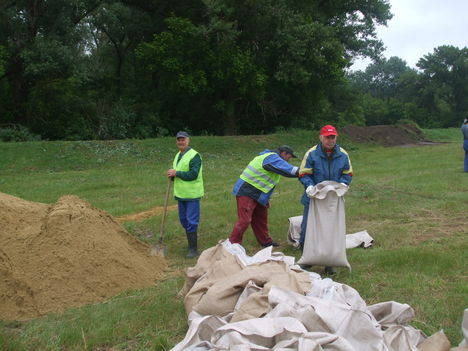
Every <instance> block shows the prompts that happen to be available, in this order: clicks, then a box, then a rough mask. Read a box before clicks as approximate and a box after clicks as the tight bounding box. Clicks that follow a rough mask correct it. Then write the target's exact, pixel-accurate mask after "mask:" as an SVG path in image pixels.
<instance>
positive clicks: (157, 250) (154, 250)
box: [151, 178, 173, 257]
mask: <svg viewBox="0 0 468 351" xmlns="http://www.w3.org/2000/svg"><path fill="white" fill-rule="evenodd" d="M172 182H173V178H168V179H167V188H166V198H165V199H164V211H163V215H162V218H161V228H160V229H159V240H158V243H157V244H156V245H154V246H152V247H151V255H152V256H162V257H164V256H166V251H167V248H166V245H164V244H163V238H164V222H165V221H166V213H167V203H168V201H169V193H170V192H171V184H172Z"/></svg>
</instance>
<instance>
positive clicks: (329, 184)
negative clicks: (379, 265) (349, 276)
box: [298, 181, 351, 269]
mask: <svg viewBox="0 0 468 351" xmlns="http://www.w3.org/2000/svg"><path fill="white" fill-rule="evenodd" d="M347 190H348V188H347V187H346V186H344V185H343V184H340V183H338V182H334V181H325V182H321V183H319V184H317V185H316V186H314V187H313V189H312V191H311V192H309V193H308V194H307V195H308V196H309V198H310V206H309V215H308V221H307V229H306V237H305V241H304V251H303V253H302V257H301V258H300V259H299V261H298V264H307V265H321V266H332V267H348V268H349V269H351V266H350V264H349V262H348V259H347V257H346V218H345V205H344V197H343V196H344V194H345V193H346V191H347Z"/></svg>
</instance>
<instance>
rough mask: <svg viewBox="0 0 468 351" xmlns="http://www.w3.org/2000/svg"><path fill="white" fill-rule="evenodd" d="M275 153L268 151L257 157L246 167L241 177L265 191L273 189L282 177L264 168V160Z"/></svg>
mask: <svg viewBox="0 0 468 351" xmlns="http://www.w3.org/2000/svg"><path fill="white" fill-rule="evenodd" d="M273 154H274V152H268V153H265V154H263V155H260V156H257V157H255V158H254V159H253V160H252V161H250V163H249V164H248V165H247V167H246V168H245V169H244V171H243V172H242V174H241V175H240V178H241V179H242V180H243V181H245V182H247V183H249V184H250V185H252V186H253V187H254V188H256V189H258V190H260V191H262V192H264V193H268V192H269V191H271V189H273V188H274V187H275V186H276V184H278V182H279V180H280V178H281V177H280V175H279V174H276V173H274V172H270V171H267V170H266V169H264V168H263V160H264V159H265V158H267V157H268V156H270V155H273Z"/></svg>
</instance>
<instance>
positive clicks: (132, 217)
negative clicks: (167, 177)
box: [114, 205, 177, 223]
mask: <svg viewBox="0 0 468 351" xmlns="http://www.w3.org/2000/svg"><path fill="white" fill-rule="evenodd" d="M176 209H177V205H170V206H167V210H168V211H174V210H176ZM163 212H164V206H158V207H153V208H152V209H150V210H147V211H142V212H139V213H134V214H129V215H124V216H118V217H114V218H115V219H116V220H117V222H119V223H124V222H132V221H133V222H141V221H144V220H145V219H148V218H151V217H153V216H157V215H160V214H162V213H163Z"/></svg>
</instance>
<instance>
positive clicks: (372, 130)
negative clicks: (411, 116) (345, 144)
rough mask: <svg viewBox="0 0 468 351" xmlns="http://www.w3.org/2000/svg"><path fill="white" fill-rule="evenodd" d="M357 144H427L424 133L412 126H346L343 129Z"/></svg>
mask: <svg viewBox="0 0 468 351" xmlns="http://www.w3.org/2000/svg"><path fill="white" fill-rule="evenodd" d="M340 132H342V133H343V134H346V135H348V136H349V137H350V139H351V140H352V141H354V142H356V143H376V144H381V145H384V146H396V145H406V144H417V143H420V142H425V140H424V134H423V133H422V131H421V130H420V129H419V128H418V127H416V126H415V125H412V124H399V125H380V126H369V127H357V126H351V125H349V126H346V127H344V128H342V129H341V131H340Z"/></svg>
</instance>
